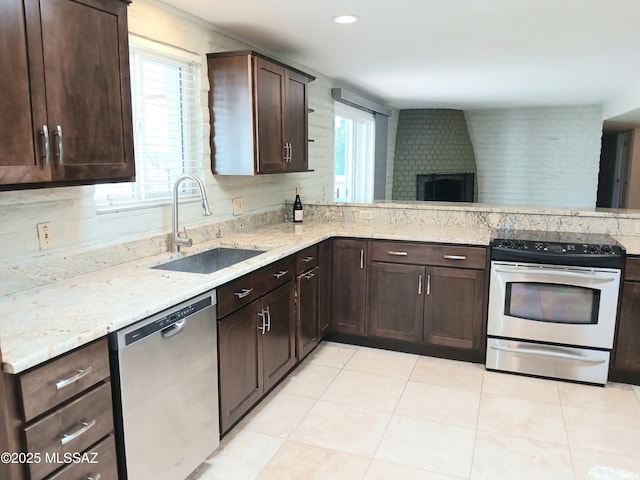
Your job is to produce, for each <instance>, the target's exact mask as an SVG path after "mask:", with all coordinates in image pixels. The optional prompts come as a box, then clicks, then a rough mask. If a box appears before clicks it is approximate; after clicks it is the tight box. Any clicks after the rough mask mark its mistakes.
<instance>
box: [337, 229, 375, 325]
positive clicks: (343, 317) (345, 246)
mask: <svg viewBox="0 0 640 480" xmlns="http://www.w3.org/2000/svg"><path fill="white" fill-rule="evenodd" d="M366 256H367V241H366V240H350V239H338V240H334V242H333V262H332V290H331V313H332V315H331V316H332V326H333V329H334V330H335V331H337V332H342V333H348V334H353V335H364V334H365V314H366V300H367V298H366V288H367V258H366Z"/></svg>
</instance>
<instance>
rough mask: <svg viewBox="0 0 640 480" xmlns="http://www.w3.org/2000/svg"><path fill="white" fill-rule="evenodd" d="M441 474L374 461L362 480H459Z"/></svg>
mask: <svg viewBox="0 0 640 480" xmlns="http://www.w3.org/2000/svg"><path fill="white" fill-rule="evenodd" d="M459 479H460V477H452V476H450V475H443V474H441V473H434V472H429V471H427V470H422V469H420V468H414V467H407V466H405V465H398V464H396V463H389V462H383V461H382V460H374V461H373V462H371V466H369V470H367V474H366V475H365V477H364V480H459Z"/></svg>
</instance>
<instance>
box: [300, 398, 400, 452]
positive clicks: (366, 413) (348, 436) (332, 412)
mask: <svg viewBox="0 0 640 480" xmlns="http://www.w3.org/2000/svg"><path fill="white" fill-rule="evenodd" d="M390 418H391V415H389V414H387V413H383V412H376V411H373V410H369V409H364V408H359V407H352V406H349V405H341V404H338V403H333V402H326V401H323V400H319V401H318V403H316V404H315V406H314V407H313V408H312V409H311V411H310V412H309V413H308V414H307V416H306V417H305V418H304V419H303V420H302V422H301V423H300V425H298V427H297V428H296V429H295V430H294V432H293V433H292V434H291V437H290V438H289V439H290V440H294V441H297V442H302V443H307V444H311V445H316V446H319V447H325V448H330V449H334V450H340V451H342V452H347V453H352V454H354V455H365V456H369V457H371V456H373V454H374V452H375V450H376V447H377V446H378V443H379V442H380V439H381V438H382V435H383V434H384V432H385V429H386V427H387V424H388V423H389V419H390Z"/></svg>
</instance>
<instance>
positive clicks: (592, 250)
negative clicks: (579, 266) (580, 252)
mask: <svg viewBox="0 0 640 480" xmlns="http://www.w3.org/2000/svg"><path fill="white" fill-rule="evenodd" d="M597 251H598V246H597V245H587V252H589V253H596V252H597Z"/></svg>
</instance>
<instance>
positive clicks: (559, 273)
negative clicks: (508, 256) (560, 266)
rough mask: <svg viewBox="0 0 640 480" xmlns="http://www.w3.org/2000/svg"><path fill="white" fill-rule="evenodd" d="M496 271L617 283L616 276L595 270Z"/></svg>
mask: <svg viewBox="0 0 640 480" xmlns="http://www.w3.org/2000/svg"><path fill="white" fill-rule="evenodd" d="M495 271H496V272H497V273H507V274H515V275H534V276H535V275H538V276H549V277H564V278H580V279H585V278H588V279H589V280H591V281H593V282H597V283H607V282H613V281H616V280H617V278H616V277H615V276H609V275H606V274H603V272H597V271H594V270H586V271H584V272H582V271H572V272H567V271H565V270H551V269H549V270H539V269H535V268H531V269H529V268H527V269H524V268H496V269H495Z"/></svg>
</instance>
